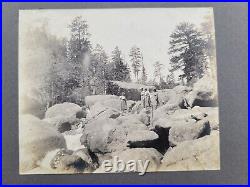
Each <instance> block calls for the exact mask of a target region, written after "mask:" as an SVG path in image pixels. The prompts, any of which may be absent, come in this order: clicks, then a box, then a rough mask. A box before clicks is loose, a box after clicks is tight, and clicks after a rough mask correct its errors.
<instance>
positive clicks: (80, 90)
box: [19, 8, 220, 175]
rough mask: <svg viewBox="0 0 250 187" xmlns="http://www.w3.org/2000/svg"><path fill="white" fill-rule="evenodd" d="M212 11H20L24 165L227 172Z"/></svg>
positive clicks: (40, 169)
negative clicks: (223, 167)
mask: <svg viewBox="0 0 250 187" xmlns="http://www.w3.org/2000/svg"><path fill="white" fill-rule="evenodd" d="M217 96H218V93H217V74H216V52H215V30H214V17H213V9H212V8H132V9H57V10H53V9H45V10H20V11H19V172H20V174H74V173H78V174H79V173H83V174H84V173H116V172H136V173H138V174H139V175H144V174H145V173H146V172H158V171H193V170H219V169H220V149H219V132H220V130H219V114H218V99H217Z"/></svg>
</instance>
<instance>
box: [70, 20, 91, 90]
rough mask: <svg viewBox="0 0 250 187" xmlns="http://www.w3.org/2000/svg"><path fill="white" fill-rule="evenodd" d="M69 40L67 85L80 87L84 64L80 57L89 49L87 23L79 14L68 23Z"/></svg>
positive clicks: (88, 51) (72, 87)
mask: <svg viewBox="0 0 250 187" xmlns="http://www.w3.org/2000/svg"><path fill="white" fill-rule="evenodd" d="M69 29H70V40H69V41H68V44H67V62H68V63H69V64H70V65H71V73H70V75H71V77H70V79H69V86H70V85H71V86H70V87H71V89H74V88H76V87H80V86H82V84H83V81H84V77H83V74H84V69H86V67H84V64H83V62H82V59H83V58H84V56H85V55H86V54H88V53H90V50H91V44H90V41H89V36H90V34H89V33H88V24H87V22H86V21H85V20H83V18H82V17H81V16H78V17H76V18H74V19H73V21H72V23H71V24H70V25H69Z"/></svg>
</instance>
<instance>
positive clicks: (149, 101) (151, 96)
mask: <svg viewBox="0 0 250 187" xmlns="http://www.w3.org/2000/svg"><path fill="white" fill-rule="evenodd" d="M120 101H121V111H122V112H125V111H126V110H127V99H126V97H125V92H122V94H121V96H120ZM159 104H160V102H159V97H158V92H157V90H156V89H153V92H152V93H150V92H149V89H148V88H145V89H144V88H141V106H142V107H143V108H146V109H149V108H151V107H152V109H153V110H155V109H157V107H158V106H159Z"/></svg>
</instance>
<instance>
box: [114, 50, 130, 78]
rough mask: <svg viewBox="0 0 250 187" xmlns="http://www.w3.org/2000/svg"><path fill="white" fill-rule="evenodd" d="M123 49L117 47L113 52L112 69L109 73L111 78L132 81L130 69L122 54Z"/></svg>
mask: <svg viewBox="0 0 250 187" xmlns="http://www.w3.org/2000/svg"><path fill="white" fill-rule="evenodd" d="M121 55H122V54H121V51H120V50H119V48H118V47H115V49H114V51H113V52H112V62H111V71H110V73H109V75H110V79H111V80H117V81H127V82H128V81H130V80H131V79H130V71H129V67H128V65H127V64H126V63H125V62H124V59H123V58H122V56H121Z"/></svg>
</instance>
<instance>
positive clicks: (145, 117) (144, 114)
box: [138, 108, 152, 126]
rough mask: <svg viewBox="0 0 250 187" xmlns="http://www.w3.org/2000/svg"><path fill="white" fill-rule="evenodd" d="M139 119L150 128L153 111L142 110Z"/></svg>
mask: <svg viewBox="0 0 250 187" xmlns="http://www.w3.org/2000/svg"><path fill="white" fill-rule="evenodd" d="M138 119H139V120H140V121H141V122H142V123H143V124H145V125H146V126H149V125H150V123H151V119H152V113H151V110H148V109H145V108H144V109H142V110H141V112H140V113H139V115H138Z"/></svg>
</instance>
